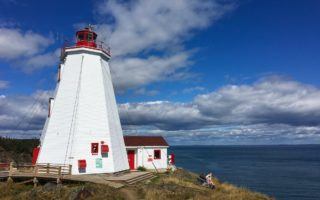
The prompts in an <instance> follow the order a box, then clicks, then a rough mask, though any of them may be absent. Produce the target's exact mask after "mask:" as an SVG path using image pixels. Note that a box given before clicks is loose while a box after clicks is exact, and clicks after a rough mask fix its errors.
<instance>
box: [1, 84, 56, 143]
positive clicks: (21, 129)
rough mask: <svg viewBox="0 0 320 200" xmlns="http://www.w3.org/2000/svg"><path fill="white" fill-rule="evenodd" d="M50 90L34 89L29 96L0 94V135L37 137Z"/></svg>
mask: <svg viewBox="0 0 320 200" xmlns="http://www.w3.org/2000/svg"><path fill="white" fill-rule="evenodd" d="M51 95H52V91H42V90H39V91H36V92H34V93H33V94H32V95H31V96H27V95H20V96H1V98H0V136H10V137H22V138H26V137H28V138H30V137H39V134H40V130H41V129H42V127H43V125H44V120H45V117H46V115H47V104H48V98H49V97H50V96H51Z"/></svg>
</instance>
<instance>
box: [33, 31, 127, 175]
mask: <svg viewBox="0 0 320 200" xmlns="http://www.w3.org/2000/svg"><path fill="white" fill-rule="evenodd" d="M76 36H77V43H76V45H75V46H72V47H66V48H64V51H63V54H62V59H61V60H62V61H61V65H60V67H59V75H58V84H57V88H56V91H55V96H54V98H52V99H50V101H49V114H48V118H47V121H46V124H45V127H44V129H43V132H42V135H41V146H40V151H39V154H38V157H37V159H36V163H37V164H41V163H50V164H51V163H52V164H64V165H72V174H92V173H114V172H119V171H123V170H127V169H129V165H128V159H127V154H126V149H125V145H124V139H123V134H122V129H121V124H120V120H119V114H118V109H117V104H116V100H115V94H114V90H113V85H112V80H111V74H110V69H109V64H108V61H109V59H110V51H108V50H106V49H105V48H103V47H102V46H99V47H98V46H97V44H96V38H97V34H96V33H95V32H94V31H92V29H91V28H90V27H89V28H85V29H83V30H80V31H78V32H77V33H76Z"/></svg>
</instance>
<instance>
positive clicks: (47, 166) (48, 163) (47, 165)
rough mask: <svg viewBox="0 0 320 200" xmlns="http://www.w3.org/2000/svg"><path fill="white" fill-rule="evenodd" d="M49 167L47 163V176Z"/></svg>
mask: <svg viewBox="0 0 320 200" xmlns="http://www.w3.org/2000/svg"><path fill="white" fill-rule="evenodd" d="M49 167H50V165H49V163H47V174H49Z"/></svg>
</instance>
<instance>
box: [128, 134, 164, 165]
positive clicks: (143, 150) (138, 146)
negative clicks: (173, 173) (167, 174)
mask: <svg viewBox="0 0 320 200" xmlns="http://www.w3.org/2000/svg"><path fill="white" fill-rule="evenodd" d="M124 142H125V145H126V149H127V155H128V162H129V167H130V169H131V170H134V169H137V168H138V167H139V166H142V167H145V168H146V169H150V170H157V171H164V170H166V169H167V168H168V151H167V150H168V147H169V145H168V143H167V142H166V140H165V139H164V138H163V137H161V136H124Z"/></svg>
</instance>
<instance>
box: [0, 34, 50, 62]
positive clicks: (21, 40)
mask: <svg viewBox="0 0 320 200" xmlns="http://www.w3.org/2000/svg"><path fill="white" fill-rule="evenodd" d="M50 44H52V39H51V38H47V37H44V36H42V35H40V34H37V33H34V32H32V31H26V32H23V31H21V30H20V29H15V28H0V58H2V59H17V58H23V57H28V56H33V55H35V54H38V53H39V52H41V51H43V50H44V49H45V48H46V47H48V46H49V45H50Z"/></svg>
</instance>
